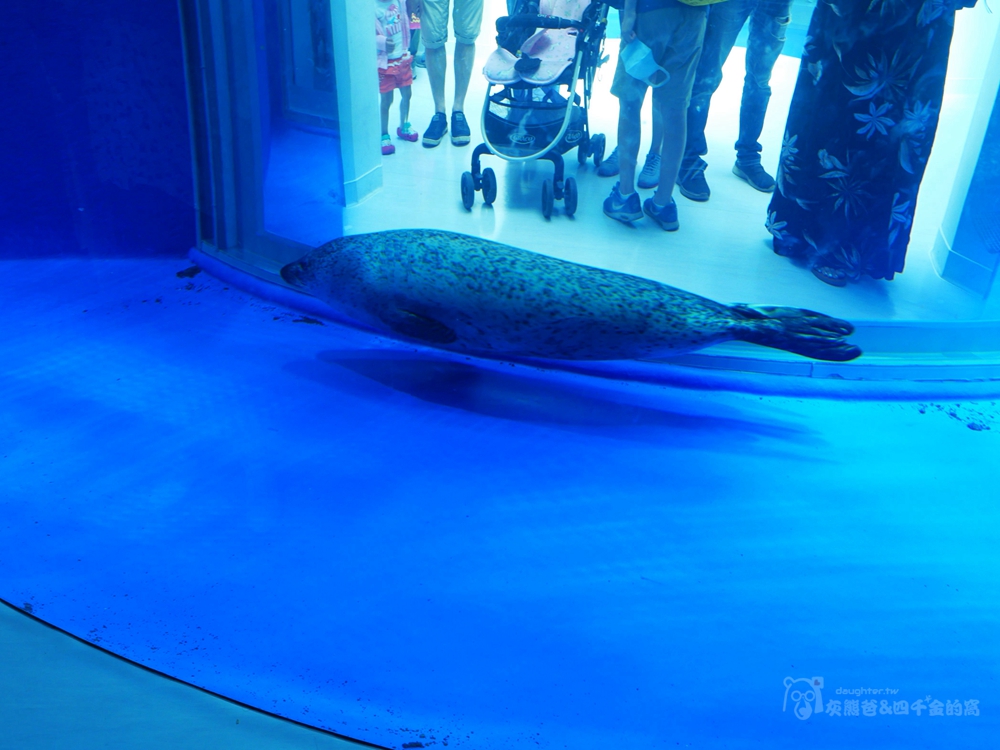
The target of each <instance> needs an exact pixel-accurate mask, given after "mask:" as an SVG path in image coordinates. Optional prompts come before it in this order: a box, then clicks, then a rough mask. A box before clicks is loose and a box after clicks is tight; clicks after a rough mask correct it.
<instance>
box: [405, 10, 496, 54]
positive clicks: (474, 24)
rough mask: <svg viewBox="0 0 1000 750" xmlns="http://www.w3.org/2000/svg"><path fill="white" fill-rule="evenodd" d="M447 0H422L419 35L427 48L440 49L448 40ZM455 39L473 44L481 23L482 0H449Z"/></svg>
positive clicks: (460, 42) (462, 42)
mask: <svg viewBox="0 0 1000 750" xmlns="http://www.w3.org/2000/svg"><path fill="white" fill-rule="evenodd" d="M448 2H449V0H424V5H423V10H421V11H420V35H421V37H423V42H424V46H425V47H426V48H427V49H440V48H441V47H443V46H444V44H445V42H447V41H448ZM451 3H452V6H453V7H452V13H451V20H452V27H453V28H454V30H455V41H456V42H458V43H459V44H474V43H475V41H476V37H478V36H479V29H480V27H481V26H482V25H483V0H451Z"/></svg>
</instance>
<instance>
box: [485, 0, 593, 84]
mask: <svg viewBox="0 0 1000 750" xmlns="http://www.w3.org/2000/svg"><path fill="white" fill-rule="evenodd" d="M590 3H591V0H540V2H539V4H538V12H539V13H540V14H541V15H543V16H557V17H559V18H569V19H571V20H575V21H579V20H581V19H582V18H583V13H584V11H585V10H586V9H587V7H588V6H589V5H590ZM576 38H577V31H576V29H542V30H540V31H537V32H536V33H534V34H532V35H531V36H530V37H529V38H528V39H526V40H525V41H524V43H523V44H522V45H521V56H522V58H531V61H530V62H522V63H521V64H520V65H518V57H516V56H515V55H514V54H512V53H511V52H510V51H508V50H506V49H504V48H503V47H500V48H498V49H497V50H496V51H495V52H494V53H493V54H492V55H490V57H489V59H488V60H487V61H486V65H485V66H484V67H483V75H485V76H486V79H487V80H488V81H490V82H492V83H516V82H517V81H524V82H525V83H530V84H532V85H537V86H547V85H549V84H551V83H553V82H554V81H556V80H558V79H559V77H560V76H561V75H562V73H563V71H564V70H566V68H567V67H569V65H571V64H572V62H573V58H574V56H575V55H576ZM535 60H538V61H539V62H538V63H536V62H535ZM515 65H517V67H516V68H515Z"/></svg>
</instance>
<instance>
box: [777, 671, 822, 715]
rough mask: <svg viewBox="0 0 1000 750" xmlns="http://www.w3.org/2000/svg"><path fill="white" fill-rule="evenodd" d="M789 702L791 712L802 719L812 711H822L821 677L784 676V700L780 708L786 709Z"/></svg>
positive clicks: (811, 713) (818, 712) (819, 712)
mask: <svg viewBox="0 0 1000 750" xmlns="http://www.w3.org/2000/svg"><path fill="white" fill-rule="evenodd" d="M789 703H791V704H792V713H793V714H795V717H796V718H797V719H801V720H802V721H805V720H806V719H808V718H809V717H810V716H812V715H813V714H814V713H817V714H821V713H823V678H822V677H799V678H795V677H786V678H785V700H784V702H783V703H782V704H781V710H782V711H787V710H788V704H789Z"/></svg>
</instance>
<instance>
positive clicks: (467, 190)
mask: <svg viewBox="0 0 1000 750" xmlns="http://www.w3.org/2000/svg"><path fill="white" fill-rule="evenodd" d="M475 202H476V183H475V181H474V180H473V179H472V172H463V173H462V205H463V206H465V210H466V211H471V210H472V204H473V203H475Z"/></svg>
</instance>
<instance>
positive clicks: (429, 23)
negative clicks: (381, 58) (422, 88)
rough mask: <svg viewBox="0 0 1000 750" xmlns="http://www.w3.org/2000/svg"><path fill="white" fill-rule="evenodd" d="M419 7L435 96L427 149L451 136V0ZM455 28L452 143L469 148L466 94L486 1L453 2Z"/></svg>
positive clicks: (427, 0) (433, 0) (426, 2)
mask: <svg viewBox="0 0 1000 750" xmlns="http://www.w3.org/2000/svg"><path fill="white" fill-rule="evenodd" d="M420 5H421V7H420V8H419V13H420V35H421V36H422V37H423V43H424V48H425V52H424V54H425V56H426V57H425V60H426V65H427V77H428V79H429V80H430V84H431V94H432V95H433V97H434V117H433V118H431V123H430V125H428V126H427V129H426V130H425V131H424V138H423V144H424V147H425V148H434V147H435V146H437V145H438V144H439V143H441V141H442V140H444V137H445V135H446V134H447V133H448V116H447V114H446V113H447V105H446V102H445V95H444V84H445V78H446V76H447V73H448V54H447V51H446V50H445V46H444V45H445V43H446V42H447V41H448V9H449V0H422V3H420ZM450 5H451V6H452V26H453V28H454V32H455V54H454V59H453V64H454V67H455V99H454V101H453V103H452V108H451V142H452V145H455V146H467V145H468V144H469V141H471V140H472V132H471V131H470V130H469V123H468V121H467V120H466V119H465V95H466V94H467V93H468V91H469V81H470V80H471V78H472V65H473V63H474V62H475V58H476V38H477V37H478V36H479V30H480V28H481V27H482V24H483V0H451V2H450Z"/></svg>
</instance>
